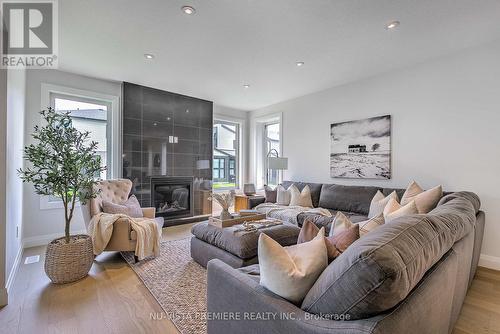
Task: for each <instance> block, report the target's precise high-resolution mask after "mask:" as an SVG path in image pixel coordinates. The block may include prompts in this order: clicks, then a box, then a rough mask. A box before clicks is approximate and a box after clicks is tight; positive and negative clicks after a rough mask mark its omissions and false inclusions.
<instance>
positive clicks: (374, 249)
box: [302, 193, 477, 320]
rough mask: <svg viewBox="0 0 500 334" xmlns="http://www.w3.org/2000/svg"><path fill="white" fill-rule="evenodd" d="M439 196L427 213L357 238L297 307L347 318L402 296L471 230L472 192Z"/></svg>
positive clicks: (365, 314) (368, 312)
mask: <svg viewBox="0 0 500 334" xmlns="http://www.w3.org/2000/svg"><path fill="white" fill-rule="evenodd" d="M451 196H455V197H452V198H450V199H448V200H446V201H445V200H443V201H442V202H443V203H444V204H443V205H440V206H438V207H437V208H436V209H434V210H433V211H432V212H430V213H429V214H427V215H410V216H405V217H400V218H397V219H395V220H394V221H392V222H391V223H390V224H384V225H383V226H381V227H378V228H377V229H375V230H374V231H372V232H370V233H368V234H367V235H366V236H364V237H362V238H361V239H359V240H357V241H356V242H355V243H354V244H352V245H351V246H350V247H349V248H348V249H347V250H346V251H345V252H344V253H343V254H342V255H340V256H339V257H338V258H337V259H336V260H335V261H333V262H332V263H331V264H330V265H329V266H328V267H327V268H326V269H325V271H323V273H322V274H321V276H320V277H319V278H318V280H317V281H316V283H315V284H314V285H313V287H312V288H311V290H310V291H309V292H308V294H307V295H306V297H305V299H304V301H303V303H302V309H304V310H305V311H307V312H310V313H314V314H339V315H341V314H349V316H350V318H351V319H352V320H355V319H362V318H368V317H371V316H374V315H376V314H379V313H381V312H384V311H387V310H389V309H390V308H392V307H394V306H395V305H397V304H398V303H399V302H401V301H402V300H404V299H405V298H406V296H408V294H409V293H410V291H411V290H412V289H413V288H414V287H415V286H416V285H417V284H418V282H419V281H420V280H421V279H422V277H423V276H424V274H425V273H426V272H427V271H428V270H429V269H430V268H431V267H432V266H433V265H434V264H435V263H437V262H438V261H439V259H440V258H441V257H442V256H443V255H444V254H445V253H446V252H448V251H449V250H450V248H451V247H452V246H453V244H454V243H455V242H456V241H458V240H460V239H461V238H463V237H464V236H465V235H466V234H467V233H471V232H472V231H473V228H474V222H475V206H474V205H473V203H471V200H469V199H468V197H470V198H472V202H476V198H477V196H475V195H474V194H471V193H468V194H466V195H462V196H460V195H459V196H456V195H451Z"/></svg>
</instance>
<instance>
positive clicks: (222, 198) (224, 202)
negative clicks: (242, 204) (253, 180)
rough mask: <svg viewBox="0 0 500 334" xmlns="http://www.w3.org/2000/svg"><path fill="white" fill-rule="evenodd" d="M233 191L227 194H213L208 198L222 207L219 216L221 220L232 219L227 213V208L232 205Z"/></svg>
mask: <svg viewBox="0 0 500 334" xmlns="http://www.w3.org/2000/svg"><path fill="white" fill-rule="evenodd" d="M234 195H235V192H234V190H231V191H229V192H220V193H219V192H214V193H212V196H210V200H212V201H215V202H216V203H217V204H219V205H220V206H221V207H222V212H221V214H220V219H221V220H229V219H232V218H233V217H232V216H231V214H230V213H229V208H230V207H231V206H232V205H233V204H234Z"/></svg>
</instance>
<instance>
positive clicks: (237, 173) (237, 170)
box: [212, 115, 243, 191]
mask: <svg viewBox="0 0 500 334" xmlns="http://www.w3.org/2000/svg"><path fill="white" fill-rule="evenodd" d="M213 124H214V135H215V134H217V135H218V134H219V132H218V129H217V128H216V127H215V125H216V124H223V125H224V124H225V125H229V126H236V139H235V140H236V145H234V147H235V156H234V165H235V166H234V167H235V168H234V171H235V186H234V187H218V188H214V190H215V191H224V190H232V189H235V190H237V189H240V188H241V180H242V170H241V166H242V162H241V159H242V154H241V151H242V141H241V138H242V137H243V136H242V131H243V124H242V122H241V121H238V120H236V119H230V118H225V117H217V115H216V116H215V117H214V121H213ZM216 141H218V138H217V139H215V136H214V140H213V145H214V147H213V149H214V150H215V142H216ZM213 159H215V157H214V158H213ZM229 160H230V159H229V158H228V159H223V161H224V163H225V164H224V167H223V168H224V169H225V168H226V167H227V172H228V173H227V175H226V173H225V172H224V178H226V176H227V177H228V178H229V177H230V173H229ZM220 169H221V168H220V167H219V170H220ZM212 173H213V167H212ZM219 178H220V174H219ZM212 183H215V181H214V180H212Z"/></svg>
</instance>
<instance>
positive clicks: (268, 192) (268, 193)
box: [264, 184, 278, 203]
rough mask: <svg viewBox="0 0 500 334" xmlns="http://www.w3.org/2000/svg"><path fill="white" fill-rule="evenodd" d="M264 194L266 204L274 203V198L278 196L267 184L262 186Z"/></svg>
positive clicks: (275, 189) (276, 190)
mask: <svg viewBox="0 0 500 334" xmlns="http://www.w3.org/2000/svg"><path fill="white" fill-rule="evenodd" d="M264 192H265V193H266V203H276V196H277V195H278V189H277V188H274V189H273V188H271V187H269V186H268V185H267V184H266V185H264Z"/></svg>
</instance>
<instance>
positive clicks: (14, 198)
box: [6, 69, 26, 286]
mask: <svg viewBox="0 0 500 334" xmlns="http://www.w3.org/2000/svg"><path fill="white" fill-rule="evenodd" d="M25 91H26V71H25V70H20V69H18V70H9V71H7V170H6V188H7V196H6V206H7V208H6V210H7V212H6V214H7V225H6V232H7V233H6V247H7V258H6V266H7V269H6V270H7V275H8V278H9V281H8V282H7V285H8V286H9V285H10V284H11V283H12V280H13V279H14V275H15V271H16V269H17V264H18V263H19V261H20V259H21V255H22V242H21V241H22V240H21V237H22V226H23V184H22V181H21V179H20V178H19V176H18V174H17V170H18V169H19V168H22V167H23V147H24V131H23V129H24V116H25V98H26V96H25Z"/></svg>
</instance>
